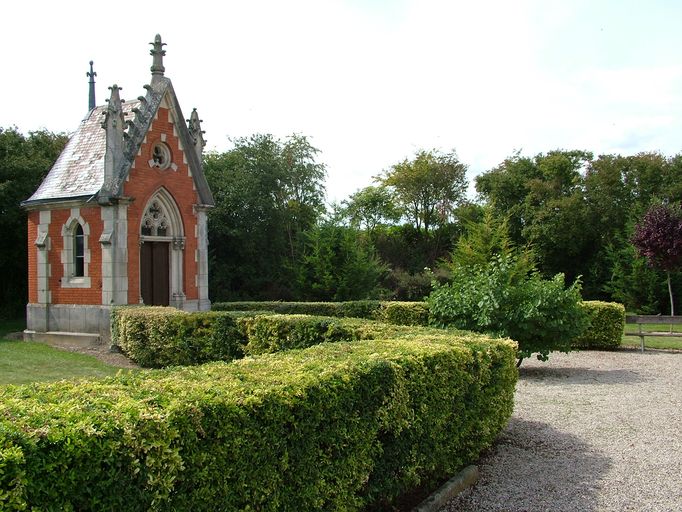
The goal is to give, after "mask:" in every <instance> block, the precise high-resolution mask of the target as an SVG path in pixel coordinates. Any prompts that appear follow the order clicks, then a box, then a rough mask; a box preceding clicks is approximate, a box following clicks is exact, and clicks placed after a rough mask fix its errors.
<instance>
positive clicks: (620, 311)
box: [571, 300, 625, 349]
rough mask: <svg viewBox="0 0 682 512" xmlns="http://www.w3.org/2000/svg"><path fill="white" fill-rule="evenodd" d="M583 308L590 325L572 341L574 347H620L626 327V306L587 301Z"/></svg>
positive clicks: (583, 303) (582, 304)
mask: <svg viewBox="0 0 682 512" xmlns="http://www.w3.org/2000/svg"><path fill="white" fill-rule="evenodd" d="M581 306H582V308H583V309H584V310H585V311H586V313H587V315H588V316H589V318H590V326H589V327H588V328H587V330H586V331H585V332H584V333H583V334H582V335H581V336H579V337H578V338H576V339H574V340H573V341H572V342H571V345H572V346H573V347H574V348H597V349H599V348H607V349H609V348H618V347H620V344H621V341H622V340H623V330H624V329H625V307H624V306H623V305H622V304H617V303H615V302H602V301H597V300H593V301H585V302H582V303H581Z"/></svg>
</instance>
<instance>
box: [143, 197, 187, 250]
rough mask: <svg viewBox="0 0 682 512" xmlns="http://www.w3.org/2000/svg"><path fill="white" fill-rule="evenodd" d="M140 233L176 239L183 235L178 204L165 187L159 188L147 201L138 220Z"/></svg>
mask: <svg viewBox="0 0 682 512" xmlns="http://www.w3.org/2000/svg"><path fill="white" fill-rule="evenodd" d="M140 235H141V236H143V237H148V236H152V237H170V238H176V239H177V238H183V237H184V236H185V231H184V226H183V222H182V216H181V215H180V210H179V208H178V205H177V203H176V202H175V199H173V196H172V195H171V194H170V192H168V190H167V189H166V188H165V187H161V188H159V189H158V190H157V191H156V192H154V193H153V194H152V195H151V197H150V198H149V200H148V201H147V204H146V205H145V208H144V213H143V214H142V220H141V222H140Z"/></svg>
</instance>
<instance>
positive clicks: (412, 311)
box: [374, 302, 429, 325]
mask: <svg viewBox="0 0 682 512" xmlns="http://www.w3.org/2000/svg"><path fill="white" fill-rule="evenodd" d="M374 318H375V319H376V320H379V321H380V322H386V323H387V324H394V325H428V324H429V307H428V305H427V304H426V303H425V302H383V303H382V304H381V308H380V309H378V310H377V311H376V313H375V315H374Z"/></svg>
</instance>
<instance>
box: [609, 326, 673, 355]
mask: <svg viewBox="0 0 682 512" xmlns="http://www.w3.org/2000/svg"><path fill="white" fill-rule="evenodd" d="M670 327H671V326H670V325H667V324H666V325H662V324H642V330H643V331H645V332H646V331H657V332H666V331H669V330H670ZM672 330H673V332H682V324H674V325H673V326H672ZM625 332H626V333H638V332H639V326H638V325H636V324H626V325H625ZM622 345H623V346H624V347H640V346H641V341H640V339H639V338H638V337H636V336H623V342H622ZM644 347H645V348H663V349H675V350H682V337H680V338H676V337H674V336H671V337H667V336H661V337H645V338H644Z"/></svg>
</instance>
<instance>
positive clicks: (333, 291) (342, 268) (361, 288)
mask: <svg viewBox="0 0 682 512" xmlns="http://www.w3.org/2000/svg"><path fill="white" fill-rule="evenodd" d="M366 242H367V241H366V240H365V241H364V242H363V240H361V239H360V237H359V233H358V231H357V230H355V229H353V228H350V227H347V226H339V225H338V224H335V223H333V222H321V223H320V224H319V225H317V226H315V227H314V228H312V229H311V230H309V231H308V232H307V233H306V245H305V252H304V254H303V257H302V258H301V261H300V264H299V265H298V268H297V285H298V290H297V296H298V298H300V299H303V300H313V301H319V300H322V301H329V300H333V301H345V300H360V299H376V298H378V295H379V291H380V289H379V283H380V281H381V278H382V277H383V275H384V274H385V273H386V271H387V268H386V265H385V264H384V263H382V262H381V260H379V258H377V256H376V254H375V252H374V249H373V248H372V247H371V245H369V244H368V243H366Z"/></svg>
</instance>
